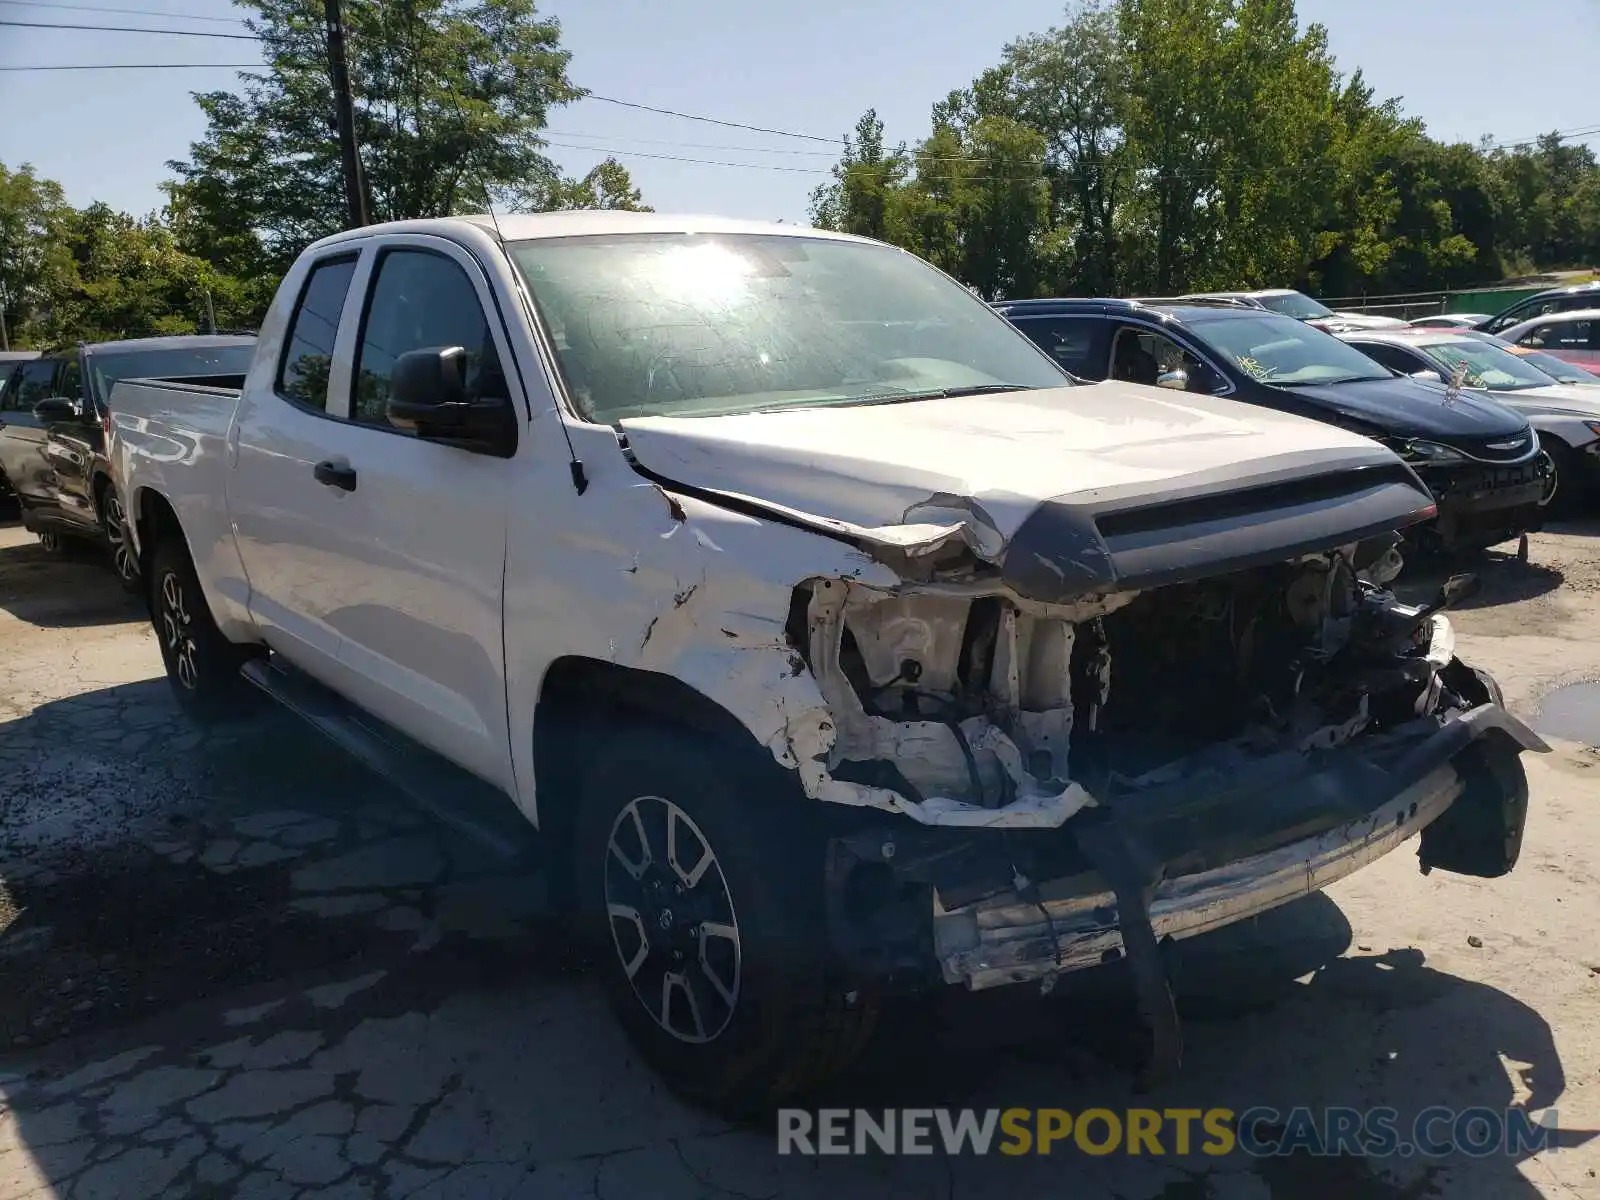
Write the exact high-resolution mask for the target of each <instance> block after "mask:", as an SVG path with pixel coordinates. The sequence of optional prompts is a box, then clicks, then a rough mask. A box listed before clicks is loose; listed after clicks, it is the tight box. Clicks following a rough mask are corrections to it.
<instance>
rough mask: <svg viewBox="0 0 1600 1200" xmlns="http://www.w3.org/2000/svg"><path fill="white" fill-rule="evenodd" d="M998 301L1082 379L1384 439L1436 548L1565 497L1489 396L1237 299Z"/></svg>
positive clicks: (1537, 514)
mask: <svg viewBox="0 0 1600 1200" xmlns="http://www.w3.org/2000/svg"><path fill="white" fill-rule="evenodd" d="M996 307H997V308H998V309H999V311H1000V312H1002V313H1003V314H1005V316H1006V317H1007V318H1008V319H1009V320H1010V321H1011V322H1012V323H1013V324H1015V325H1016V326H1017V328H1018V329H1020V330H1022V332H1023V333H1025V334H1027V335H1028V337H1029V338H1031V339H1032V340H1033V341H1034V342H1035V343H1037V344H1038V345H1039V346H1041V347H1042V348H1043V349H1044V350H1045V351H1046V352H1047V353H1049V354H1050V355H1051V356H1052V357H1054V358H1055V360H1056V361H1057V362H1058V363H1060V364H1061V366H1062V367H1064V368H1065V369H1066V370H1067V371H1069V372H1070V373H1072V374H1073V375H1076V376H1078V377H1079V378H1082V379H1089V380H1104V379H1121V380H1126V381H1129V382H1133V383H1147V384H1155V385H1157V386H1159V387H1167V388H1175V389H1178V390H1182V391H1191V392H1202V393H1208V394H1211V395H1219V396H1228V397H1231V398H1232V399H1235V400H1243V401H1246V402H1248V403H1252V404H1259V405H1262V406H1264V407H1267V408H1275V409H1279V410H1281V411H1283V412H1290V413H1294V414H1296V415H1298V416H1305V417H1313V418H1315V419H1317V420H1322V421H1327V422H1329V423H1331V424H1334V425H1339V426H1341V427H1343V428H1345V429H1350V430H1353V431H1355V432H1358V433H1363V434H1366V435H1367V436H1368V437H1371V438H1374V439H1376V440H1377V441H1380V442H1382V443H1383V444H1385V445H1386V446H1388V447H1390V448H1391V449H1392V450H1394V451H1395V453H1397V454H1398V455H1399V456H1400V457H1401V458H1402V459H1404V460H1405V461H1406V463H1407V464H1409V465H1410V466H1411V467H1412V469H1413V470H1415V471H1416V472H1417V474H1418V475H1419V476H1421V478H1422V480H1423V482H1424V483H1426V484H1427V485H1428V487H1429V489H1430V490H1431V491H1432V492H1433V495H1434V499H1435V500H1436V501H1437V503H1438V506H1439V516H1438V520H1437V521H1436V522H1435V523H1434V524H1433V525H1432V526H1431V527H1428V528H1427V533H1426V544H1427V545H1428V546H1429V547H1432V548H1442V549H1457V548H1468V547H1479V546H1487V545H1492V544H1494V543H1495V542H1498V541H1503V540H1505V539H1506V538H1510V537H1515V536H1517V535H1518V534H1520V533H1525V532H1528V531H1530V530H1534V529H1538V528H1539V527H1540V525H1541V524H1542V523H1543V519H1544V513H1545V507H1546V505H1547V504H1548V503H1549V501H1550V500H1551V499H1552V497H1553V487H1554V482H1555V477H1554V468H1553V466H1552V464H1551V461H1550V458H1549V456H1548V455H1547V454H1545V453H1544V452H1543V451H1542V450H1541V449H1540V447H1539V440H1538V438H1537V437H1536V436H1535V434H1534V431H1533V429H1532V428H1531V426H1530V425H1529V423H1528V419H1527V418H1526V417H1524V416H1522V415H1521V414H1519V413H1515V412H1512V411H1511V410H1509V409H1507V408H1505V407H1504V406H1503V405H1500V404H1497V403H1495V402H1494V401H1493V400H1490V399H1488V398H1487V397H1485V396H1482V395H1479V394H1472V393H1461V394H1459V395H1450V394H1447V393H1446V391H1445V389H1443V388H1441V387H1438V386H1432V385H1429V384H1426V383H1422V382H1420V381H1418V380H1415V379H1409V378H1406V377H1404V376H1397V375H1396V374H1395V373H1394V372H1393V371H1390V370H1389V369H1388V368H1386V367H1383V366H1380V365H1379V364H1378V363H1376V362H1374V361H1373V360H1372V359H1370V358H1368V357H1367V356H1366V355H1365V354H1363V353H1361V351H1359V350H1357V349H1356V348H1355V347H1354V346H1350V345H1346V344H1345V343H1344V342H1342V341H1340V340H1339V339H1338V338H1336V337H1333V336H1332V335H1331V334H1327V333H1324V332H1323V331H1322V330H1320V329H1317V328H1315V327H1313V326H1311V325H1308V324H1306V323H1305V322H1304V321H1299V320H1296V319H1294V318H1292V317H1286V316H1281V315H1279V314H1277V313H1271V312H1265V311H1262V310H1260V309H1253V308H1242V307H1240V306H1238V305H1237V304H1230V303H1194V302H1190V303H1183V302H1176V301H1175V302H1171V303H1163V304H1159V305H1154V304H1145V303H1141V302H1140V301H1137V300H1019V301H1011V302H1006V303H1002V304H999V305H997V306H996Z"/></svg>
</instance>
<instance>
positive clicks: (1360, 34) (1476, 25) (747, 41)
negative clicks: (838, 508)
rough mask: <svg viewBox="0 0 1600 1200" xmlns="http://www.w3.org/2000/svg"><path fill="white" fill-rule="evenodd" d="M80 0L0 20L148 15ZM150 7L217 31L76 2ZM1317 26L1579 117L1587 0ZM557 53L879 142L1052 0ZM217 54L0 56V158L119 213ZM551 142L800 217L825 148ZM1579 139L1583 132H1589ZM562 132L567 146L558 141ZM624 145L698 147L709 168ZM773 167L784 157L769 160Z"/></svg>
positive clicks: (757, 19) (29, 48)
mask: <svg viewBox="0 0 1600 1200" xmlns="http://www.w3.org/2000/svg"><path fill="white" fill-rule="evenodd" d="M90 2H91V0H49V3H48V4H47V5H35V6H29V5H22V4H18V3H12V2H10V0H5V2H0V20H19V21H57V22H59V21H70V22H77V23H96V24H120V25H138V24H144V25H160V24H162V20H161V18H159V17H144V16H136V15H131V14H127V13H111V12H104V11H91V10H90V9H89V8H88V7H87V5H88V4H89V3H90ZM98 3H99V6H100V7H102V8H104V7H110V8H124V9H129V8H132V9H147V10H151V11H154V12H164V13H170V14H172V16H173V18H175V20H169V22H168V23H169V24H176V25H180V26H182V27H183V28H189V29H208V30H214V31H219V32H220V31H228V30H231V29H237V28H238V27H237V26H234V25H230V24H227V23H223V22H216V21H199V20H194V19H193V18H195V17H197V16H199V17H228V16H230V15H231V14H233V13H235V12H236V11H237V10H235V9H234V8H233V7H232V5H231V4H230V3H228V0H98ZM1299 7H1300V13H1301V16H1302V18H1303V19H1305V20H1318V21H1321V22H1323V23H1324V24H1325V25H1327V26H1328V28H1329V31H1330V37H1331V41H1332V46H1333V50H1334V53H1335V54H1336V56H1337V57H1338V59H1339V62H1340V64H1341V66H1342V67H1344V68H1345V69H1346V70H1351V69H1354V68H1355V67H1357V66H1360V67H1362V68H1363V69H1364V70H1365V72H1366V76H1367V79H1368V81H1369V82H1370V83H1372V84H1373V85H1374V87H1376V89H1377V90H1378V93H1379V95H1380V96H1388V95H1398V96H1402V97H1404V101H1405V106H1406V109H1407V111H1408V112H1410V113H1412V114H1415V115H1418V116H1421V117H1422V118H1423V119H1424V120H1425V121H1426V122H1427V124H1428V127H1429V129H1430V131H1431V132H1432V133H1433V134H1434V135H1435V136H1438V137H1444V138H1450V139H1466V140H1475V139H1477V138H1478V137H1479V136H1481V135H1483V134H1490V135H1492V136H1494V137H1495V138H1496V140H1499V141H1509V140H1513V139H1521V138H1526V137H1530V136H1532V135H1534V134H1537V133H1539V132H1542V131H1546V130H1551V129H1562V130H1566V129H1580V128H1589V127H1593V126H1600V99H1597V98H1596V93H1595V91H1594V89H1593V88H1592V87H1589V86H1587V85H1585V84H1584V83H1583V80H1584V79H1585V78H1587V77H1589V76H1590V75H1591V74H1592V72H1593V69H1594V68H1593V64H1594V63H1595V62H1597V61H1600V4H1597V3H1596V0H1524V2H1523V3H1520V4H1517V5H1511V6H1508V5H1505V4H1503V3H1499V2H1498V0H1496V2H1493V3H1491V2H1490V0H1301V3H1300V6H1299ZM544 9H545V11H547V12H551V13H553V14H554V15H556V16H558V17H560V18H561V21H562V24H563V29H564V40H565V42H566V44H567V46H568V47H569V48H570V49H571V50H572V52H573V60H572V67H571V74H572V77H573V79H574V81H575V82H577V83H579V84H581V85H583V86H584V87H587V88H589V89H590V90H592V91H594V92H597V93H600V94H602V95H607V96H614V97H618V98H621V99H626V100H633V101H638V102H640V103H644V104H651V105H656V106H659V107H664V108H672V109H677V110H680V111H687V112H694V113H704V114H709V115H712V116H718V117H722V118H724V119H728V120H733V121H740V122H745V123H747V124H752V125H762V126H769V127H772V128H778V129H787V130H796V131H801V132H806V133H812V134H816V135H819V136H823V137H839V136H841V135H842V134H843V133H845V132H846V131H848V130H849V129H850V127H851V126H852V125H853V124H854V123H855V120H856V118H857V117H858V116H859V115H860V114H861V112H862V111H863V110H864V109H866V108H868V107H876V108H877V109H878V111H879V113H880V114H881V115H882V117H883V119H884V122H885V124H886V126H887V133H888V135H889V137H890V139H891V140H900V139H904V140H907V141H910V140H914V139H916V138H918V137H920V136H922V135H924V134H925V133H926V131H927V123H928V109H929V106H930V105H931V104H932V103H933V102H934V101H935V100H937V99H939V98H941V97H942V96H943V95H944V94H945V93H946V92H948V91H949V90H950V89H951V88H954V87H960V86H963V85H965V84H966V83H968V82H970V81H971V79H972V78H973V76H975V75H976V74H977V73H978V72H979V71H981V70H983V69H984V68H985V67H987V66H990V65H992V64H993V63H994V62H995V60H996V58H997V56H998V55H999V52H1000V49H1001V47H1002V46H1003V45H1004V44H1005V43H1006V42H1008V41H1010V40H1011V39H1012V38H1014V37H1016V36H1018V35H1020V34H1023V33H1027V32H1032V31H1035V30H1040V29H1044V28H1046V27H1047V26H1049V25H1050V24H1052V23H1054V22H1055V21H1057V20H1058V19H1059V17H1060V14H1061V12H1062V11H1063V3H1062V2H1061V0H1010V2H1009V3H1007V4H1003V5H997V4H991V3H974V2H972V0H963V2H952V0H922V2H921V3H917V4H913V3H910V0H806V2H805V3H803V4H802V3H797V2H796V0H757V2H756V3H751V0H549V2H548V3H547V4H545V5H544ZM253 57H254V55H253V51H252V49H251V46H250V43H248V42H231V41H224V40H216V41H213V40H210V39H201V38H192V37H159V36H142V35H132V34H120V33H80V32H72V31H61V30H51V29H24V28H16V27H3V26H0V66H12V65H27V64H60V63H112V62H135V61H143V62H162V63H174V62H205V63H229V62H245V61H249V60H250V59H251V58H253ZM233 75H234V73H233V72H231V71H228V70H222V69H207V70H184V71H97V72H66V71H62V72H0V162H3V163H5V164H6V165H7V166H8V167H16V166H18V165H20V164H21V163H24V162H31V163H33V164H34V165H35V166H36V167H37V168H38V170H39V171H40V173H41V174H43V175H46V176H48V177H51V178H55V179H58V180H60V181H61V182H62V184H63V185H64V186H65V188H66V191H67V195H68V197H69V199H71V200H72V201H73V202H74V203H76V204H80V205H81V204H86V203H88V202H89V201H90V200H104V201H106V202H107V203H110V204H112V205H114V206H116V207H119V208H124V209H129V210H132V211H135V212H143V211H147V210H149V209H151V208H154V207H156V206H157V205H158V204H159V203H160V198H161V197H160V193H159V192H158V190H157V185H158V184H159V183H160V181H161V180H162V179H164V178H166V176H167V172H166V170H165V167H164V166H163V164H164V163H165V162H166V160H168V159H170V158H178V157H182V156H184V155H185V153H186V151H187V148H188V145H189V143H190V142H191V141H192V140H193V139H194V138H196V137H198V136H199V135H200V133H201V131H202V128H203V126H202V122H201V120H200V116H199V112H198V110H197V109H196V107H195V106H194V104H193V102H192V101H191V100H190V98H189V93H190V92H191V91H193V90H203V89H210V88H215V87H226V86H228V85H230V83H231V82H232V80H233ZM549 136H550V138H551V140H552V141H553V142H560V143H565V144H566V145H562V146H558V147H555V148H554V149H553V150H552V155H553V157H555V158H556V159H557V161H559V162H560V163H561V164H562V165H563V167H564V168H566V169H567V170H568V171H569V172H571V173H574V174H577V173H581V172H582V171H583V170H585V169H587V168H588V167H589V166H590V165H592V164H593V163H595V162H598V161H599V160H600V159H601V158H603V157H605V155H606V154H607V153H608V152H609V153H613V154H615V155H616V156H617V157H618V158H620V159H621V160H622V161H623V162H624V163H625V164H626V165H627V166H628V168H629V170H630V171H631V172H632V173H633V176H634V179H635V181H636V182H637V183H638V184H639V185H640V186H641V187H642V188H643V190H644V194H645V199H646V201H647V202H648V203H651V204H653V205H654V206H655V207H656V208H657V209H659V210H662V211H676V212H714V213H721V214H726V215H731V216H742V217H757V218H768V219H773V218H781V219H783V220H788V221H794V220H803V219H804V217H805V214H806V206H807V197H808V195H809V193H810V191H811V189H812V188H813V187H814V186H815V185H816V184H817V183H818V182H819V181H820V180H821V179H822V178H823V176H822V175H821V174H813V173H810V172H814V171H815V172H822V171H825V170H826V168H827V166H828V165H829V164H830V162H831V161H832V158H833V152H831V151H830V150H829V148H828V147H827V146H826V145H822V144H819V143H816V142H805V141H800V140H795V139H790V138H782V137H772V136H767V135H764V134H758V133H748V132H744V131H740V130H734V129H724V128H720V127H718V126H715V125H706V124H700V123H696V122H691V121H684V120H678V119H675V118H670V117H664V116H658V115H655V114H651V113H645V112H639V111H636V110H632V109H627V108H621V107H618V106H615V105H611V104H605V103H601V102H599V101H594V100H587V101H583V102H580V103H578V104H575V105H571V106H569V107H566V108H564V109H560V110H557V112H556V113H555V114H554V115H553V117H552V119H551V122H550V134H549ZM1597 144H1600V143H1597ZM569 147H582V148H569ZM645 155H666V156H677V157H687V158H700V159H717V160H722V161H727V162H736V163H742V164H760V165H754V166H734V167H729V166H712V165H706V164H702V163H685V162H674V161H668V160H666V159H663V158H651V157H644V156H645ZM775 167H782V168H786V169H784V170H775V169H771V168H775Z"/></svg>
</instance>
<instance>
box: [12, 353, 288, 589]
mask: <svg viewBox="0 0 1600 1200" xmlns="http://www.w3.org/2000/svg"><path fill="white" fill-rule="evenodd" d="M255 344H256V340H255V338H254V337H252V336H245V335H218V334H206V335H196V336H191V337H163V338H144V339H142V340H139V341H127V342H99V343H94V344H86V345H80V346H77V347H75V348H73V349H70V350H61V351H55V352H52V353H48V354H45V355H43V356H42V357H39V358H35V359H34V360H33V361H31V362H23V363H19V364H17V365H16V366H14V367H12V368H11V369H10V373H9V376H8V377H6V376H0V379H3V382H4V386H3V387H0V476H4V477H5V479H6V481H7V482H8V483H9V484H10V486H11V488H12V489H13V490H14V491H15V492H16V496H17V502H18V503H19V505H20V506H21V508H22V523H23V525H25V526H26V527H27V528H28V529H30V530H32V531H33V532H34V533H36V534H38V535H39V540H40V542H42V543H43V544H44V546H45V547H46V548H47V549H52V550H55V549H60V548H61V547H62V545H63V542H62V539H63V538H78V539H90V540H97V541H103V542H104V544H105V545H106V546H107V548H108V549H109V551H110V553H111V561H112V564H113V565H114V566H115V568H116V571H117V576H118V578H119V579H120V580H121V581H122V583H123V586H125V587H128V588H134V587H137V585H138V580H139V566H138V563H137V561H136V560H135V559H134V557H133V555H132V553H131V549H130V547H129V545H128V542H127V538H126V534H125V530H124V521H123V514H122V502H121V500H120V499H119V498H118V496H117V490H116V488H115V487H113V486H112V484H111V465H110V463H108V462H107V461H106V455H105V445H106V433H107V432H108V430H109V428H110V416H109V410H108V409H107V408H106V398H107V397H108V396H109V395H110V394H111V387H112V385H113V384H114V383H116V382H117V381H118V380H119V379H133V378H149V377H156V378H164V379H175V378H182V379H191V380H192V379H201V380H210V379H218V380H222V381H226V382H229V383H231V384H232V385H233V386H239V385H240V384H242V383H243V380H244V374H245V372H246V371H248V370H249V368H250V360H251V358H252V357H253V355H254V353H255Z"/></svg>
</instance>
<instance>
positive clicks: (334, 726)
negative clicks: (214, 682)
mask: <svg viewBox="0 0 1600 1200" xmlns="http://www.w3.org/2000/svg"><path fill="white" fill-rule="evenodd" d="M240 674H242V675H243V676H244V677H245V678H246V679H247V680H249V681H250V682H251V683H253V684H254V685H255V686H256V687H258V688H260V689H261V690H262V691H264V692H266V693H267V695H269V696H271V697H272V698H273V699H274V700H276V701H277V702H278V703H279V704H282V705H283V706H284V707H285V708H287V709H289V710H290V711H291V712H293V713H295V714H296V715H298V716H300V717H301V718H303V719H304V720H305V721H307V722H308V723H310V724H311V725H312V726H313V727H314V728H315V729H317V730H318V731H320V732H321V733H322V734H323V735H324V736H325V737H327V738H328V739H329V740H330V741H332V742H333V743H334V744H335V745H337V746H339V747H340V748H341V749H343V750H345V751H346V752H347V753H349V754H350V755H352V756H353V757H354V758H356V759H358V760H360V762H362V763H363V764H364V765H365V766H367V767H368V768H369V769H370V770H372V771H373V772H375V773H376V774H378V775H381V776H383V778H384V779H386V780H387V781H388V782H389V783H391V784H393V785H394V787H395V788H396V789H398V790H399V791H400V793H401V794H402V795H404V796H405V798H406V799H408V800H410V801H411V803H412V804H414V805H416V806H417V807H418V808H420V809H422V810H423V811H425V812H427V813H428V814H429V815H430V816H432V817H434V818H435V819H436V820H438V821H440V822H441V823H443V824H445V825H447V826H449V827H450V828H452V829H454V830H456V831H457V832H459V833H461V834H463V835H464V836H466V837H468V838H471V839H472V840H473V841H475V842H477V843H478V844H479V845H481V846H483V847H485V848H486V849H488V850H489V851H490V852H491V853H493V854H496V855H498V856H500V857H501V858H504V859H507V860H518V859H529V860H536V859H537V858H538V857H539V850H540V845H539V836H538V832H537V831H536V830H535V829H534V828H533V826H532V825H531V824H529V822H528V819H527V818H526V817H524V816H523V815H522V813H521V811H520V810H518V808H517V806H516V805H515V804H513V803H512V802H511V799H510V797H508V796H507V795H506V794H505V793H504V792H502V791H500V790H499V789H498V788H496V787H494V786H493V785H491V784H488V783H485V782H484V781H483V780H481V779H479V778H478V777H477V776H476V775H473V774H471V773H470V772H468V771H464V770H462V769H461V768H460V767H458V766H456V765H455V764H454V763H452V762H450V761H448V760H447V759H444V758H442V757H440V756H439V755H438V754H436V753H434V752H433V751H432V750H429V749H428V748H427V747H426V746H422V745H419V744H418V743H417V742H416V741H414V740H413V739H411V738H409V737H407V736H406V735H405V734H403V733H401V732H400V731H399V730H397V729H395V728H394V727H393V726H391V725H389V724H388V723H386V722H384V721H381V720H379V719H378V718H376V717H374V716H372V715H371V714H370V713H367V712H363V711H362V710H361V709H359V708H357V707H356V706H355V705H353V704H351V703H350V702H349V701H348V700H346V699H344V698H343V697H342V696H340V695H338V694H337V693H335V692H333V691H331V690H330V689H328V688H327V687H325V686H323V685H322V684H321V683H318V682H317V681H316V680H315V679H312V678H311V677H310V676H308V675H306V674H305V673H303V672H301V671H298V670H296V669H295V668H294V667H291V666H289V665H288V664H287V663H285V662H283V661H281V660H280V659H279V658H278V657H277V656H276V655H269V656H267V657H265V658H258V659H252V660H250V661H249V662H247V663H245V665H244V666H243V667H242V668H241V670H240ZM528 865H530V866H531V865H533V862H531V861H530V862H529V864H528Z"/></svg>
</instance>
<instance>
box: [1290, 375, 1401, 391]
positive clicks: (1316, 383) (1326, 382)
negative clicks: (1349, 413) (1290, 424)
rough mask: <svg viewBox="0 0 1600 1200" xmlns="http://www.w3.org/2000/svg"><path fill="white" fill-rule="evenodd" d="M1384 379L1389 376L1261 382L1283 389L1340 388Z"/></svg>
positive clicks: (1354, 376) (1348, 376)
mask: <svg viewBox="0 0 1600 1200" xmlns="http://www.w3.org/2000/svg"><path fill="white" fill-rule="evenodd" d="M1383 378H1387V376H1380V375H1346V376H1345V377H1344V378H1343V379H1264V380H1262V381H1261V382H1263V383H1270V384H1271V385H1272V386H1273V387H1281V388H1302V387H1338V386H1339V385H1340V384H1341V383H1374V382H1376V381H1377V380H1379V379H1383Z"/></svg>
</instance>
